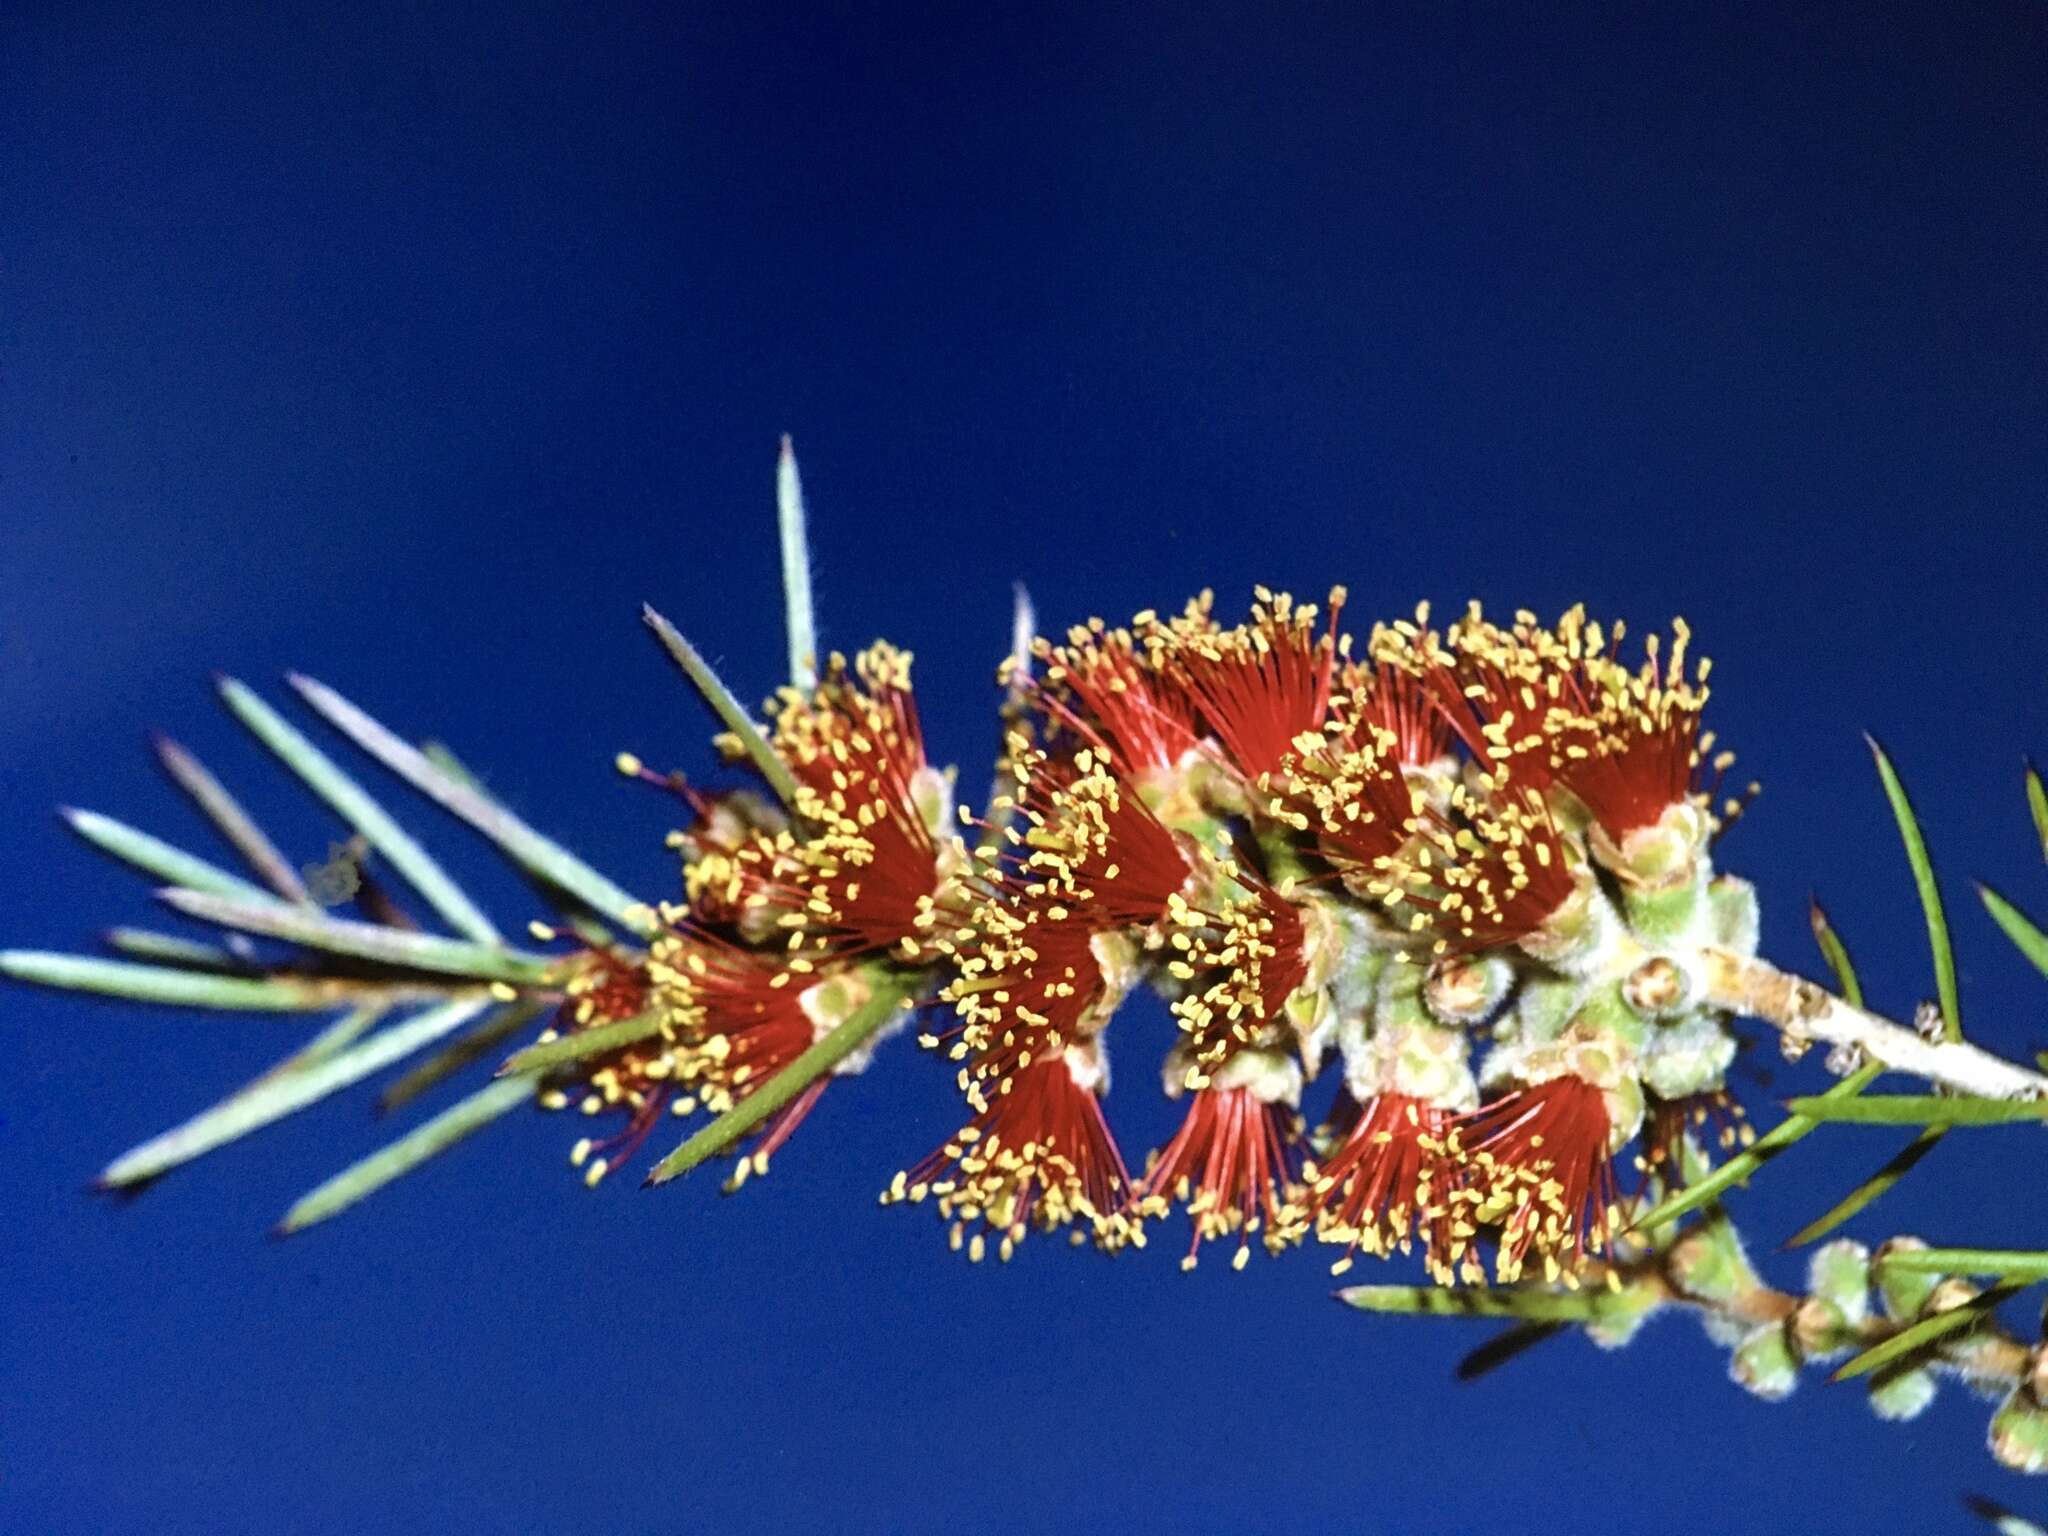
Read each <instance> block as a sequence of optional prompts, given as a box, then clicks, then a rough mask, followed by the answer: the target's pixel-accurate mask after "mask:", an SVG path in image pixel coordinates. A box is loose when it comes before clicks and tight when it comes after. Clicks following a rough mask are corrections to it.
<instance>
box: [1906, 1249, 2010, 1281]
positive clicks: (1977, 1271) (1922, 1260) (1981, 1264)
mask: <svg viewBox="0 0 2048 1536" xmlns="http://www.w3.org/2000/svg"><path fill="white" fill-rule="evenodd" d="M1878 1262H1879V1263H1881V1264H1883V1265H1884V1267H1885V1268H1887V1269H1896V1270H1901V1271H1904V1272H1905V1273H1907V1274H1916V1275H1984V1276H1987V1277H1989V1278H1992V1279H2000V1280H2012V1281H2020V1282H2031V1281H2035V1280H2048V1252H2042V1251H2040V1250H2038V1249H2016V1248H1911V1249H1907V1248H1900V1249H1895V1250H1890V1251H1887V1252H1886V1253H1885V1254H1884V1255H1883V1256H1882V1257H1881V1258H1880V1259H1879V1261H1878Z"/></svg>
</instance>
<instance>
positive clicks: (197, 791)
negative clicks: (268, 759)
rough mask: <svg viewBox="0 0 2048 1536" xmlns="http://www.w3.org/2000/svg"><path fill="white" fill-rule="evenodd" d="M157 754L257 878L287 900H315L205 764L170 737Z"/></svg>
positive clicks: (160, 742)
mask: <svg viewBox="0 0 2048 1536" xmlns="http://www.w3.org/2000/svg"><path fill="white" fill-rule="evenodd" d="M156 755H157V759H158V761H159V762H161V763H162V764H163V765H164V771H165V772H166V773H168V774H169V775H170V776H171V779H172V781H173V782H174V783H175V784H176V785H177V786H178V788H180V789H182V790H184V791H185V793H186V794H187V795H189V796H191V798H192V802H193V803H194V804H195V805H197V806H198V807H199V809H200V810H201V812H203V813H204V814H205V816H206V819H207V820H208V821H211V822H212V823H213V824H214V826H215V827H217V828H218V829H219V830H220V835H221V836H222V837H225V838H226V839H227V840H228V842H229V843H230V844H231V845H232V846H233V848H234V850H235V852H237V853H239V854H240V855H241V856H242V862H243V863H245V864H247V865H248V866H249V868H250V869H252V870H254V871H255V872H256V876H257V878H258V879H260V880H261V881H262V882H263V883H264V884H265V885H267V886H269V887H270V888H271V889H272V890H273V891H275V892H277V894H278V895H280V896H282V897H283V898H284V899H285V900H286V901H297V902H308V903H310V902H311V901H312V899H313V898H312V897H311V896H309V895H308V894H307V893H306V887H305V885H304V884H303V883H302V882H301V881H300V879H299V876H298V872H297V871H296V870H294V869H293V868H292V866H291V864H290V863H289V862H288V861H287V860H286V858H285V856H284V855H283V854H282V853H279V852H278V850H277V845H276V844H275V843H273V842H271V840H270V839H269V838H268V837H267V836H265V835H264V831H263V829H262V828H261V827H259V826H257V825H256V822H255V820H254V819H253V818H252V817H251V816H250V815H249V813H248V812H247V811H245V810H243V809H242V807H241V803H240V802H239V801H237V800H236V799H235V797H234V796H233V795H231V794H229V793H228V792H227V790H226V788H225V787H223V786H222V784H221V782H220V780H219V779H216V778H215V777H214V776H213V774H212V773H211V772H209V771H208V769H207V767H206V765H205V764H204V763H202V762H200V761H199V759H198V758H196V757H194V756H193V755H192V754H191V753H190V752H187V751H186V750H185V749H184V748H183V747H181V746H180V745H178V743H177V742H175V741H173V740H171V738H170V737H168V736H158V737H157V738H156Z"/></svg>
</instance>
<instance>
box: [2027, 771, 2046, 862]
mask: <svg viewBox="0 0 2048 1536" xmlns="http://www.w3.org/2000/svg"><path fill="white" fill-rule="evenodd" d="M2027 811H2028V813H2029V814H2030V815H2031V816H2032V817H2033V818H2034V835H2035V836H2036V837H2038V838H2040V839H2041V857H2042V858H2044V859H2048V789H2044V788H2042V786H2041V775H2040V774H2039V773H2037V772H2035V771H2034V765H2033V764H2032V763H2029V764H2027Z"/></svg>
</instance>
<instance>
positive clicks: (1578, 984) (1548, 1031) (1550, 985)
mask: <svg viewBox="0 0 2048 1536" xmlns="http://www.w3.org/2000/svg"><path fill="white" fill-rule="evenodd" d="M1585 996H1586V984H1585V983H1584V982H1582V981H1578V980H1575V979H1573V978H1572V977H1569V976H1531V977H1529V978H1527V979H1526V980H1525V981H1523V983H1522V985H1521V989H1520V990H1519V991H1517V992H1516V993H1515V1006H1514V1008H1513V1010H1512V1011H1511V1012H1510V1013H1509V1014H1508V1016H1507V1018H1505V1019H1503V1020H1501V1021H1500V1023H1498V1024H1496V1025H1495V1026H1494V1030H1493V1033H1494V1038H1495V1039H1497V1040H1520V1041H1522V1042H1523V1043H1525V1044H1528V1045H1541V1044H1542V1043H1543V1042H1545V1041H1547V1040H1555V1039H1556V1038H1557V1037H1558V1036H1559V1035H1561V1034H1563V1033H1564V1027H1565V1025H1567V1024H1569V1023H1571V1021H1572V1015H1573V1014H1575V1013H1577V1012H1578V1011H1579V1004H1580V1002H1581V1001H1583V1000H1584V998H1585Z"/></svg>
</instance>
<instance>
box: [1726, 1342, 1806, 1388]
mask: <svg viewBox="0 0 2048 1536" xmlns="http://www.w3.org/2000/svg"><path fill="white" fill-rule="evenodd" d="M1728 1374H1729V1375H1730V1376H1731V1377H1733V1378H1734V1380H1735V1384H1736V1385H1737V1386H1738V1387H1741V1388H1742V1389H1743V1390H1744V1391H1745V1392H1753V1393H1755V1394H1756V1395H1757V1396H1758V1397H1761V1398H1763V1399H1765V1400H1766V1401H1767V1402H1773V1403H1775V1402H1778V1401H1779V1400H1781V1399H1783V1398H1787V1397H1790V1396H1791V1395H1792V1389H1793V1388H1794V1387H1796V1386H1798V1385H1799V1361H1798V1359H1797V1358H1796V1357H1795V1356H1794V1355H1793V1353H1792V1346H1791V1344H1790V1343H1789V1342H1787V1340H1786V1338H1785V1330H1784V1328H1782V1327H1781V1326H1779V1325H1778V1324H1776V1323H1765V1324H1763V1325H1762V1326H1761V1327H1759V1328H1755V1329H1752V1330H1751V1331H1750V1332H1749V1333H1748V1334H1747V1335H1745V1336H1744V1338H1743V1340H1742V1342H1741V1343H1740V1344H1738V1345H1736V1346H1735V1355H1734V1357H1733V1358H1732V1359H1731V1360H1730V1361H1729V1363H1728Z"/></svg>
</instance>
